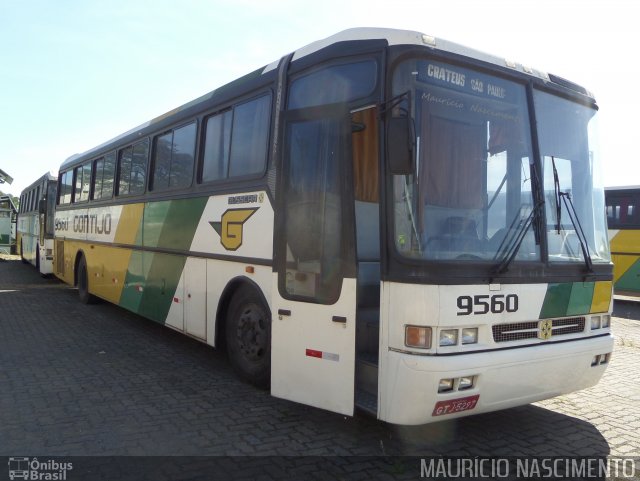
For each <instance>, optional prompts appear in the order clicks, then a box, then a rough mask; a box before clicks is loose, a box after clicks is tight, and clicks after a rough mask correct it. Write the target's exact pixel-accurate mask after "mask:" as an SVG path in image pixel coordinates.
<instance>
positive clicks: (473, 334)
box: [462, 327, 478, 344]
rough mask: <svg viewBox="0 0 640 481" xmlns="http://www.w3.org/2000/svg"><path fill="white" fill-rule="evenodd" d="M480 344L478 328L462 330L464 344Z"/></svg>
mask: <svg viewBox="0 0 640 481" xmlns="http://www.w3.org/2000/svg"><path fill="white" fill-rule="evenodd" d="M477 343H478V328H477V327H465V328H463V329H462V344H477Z"/></svg>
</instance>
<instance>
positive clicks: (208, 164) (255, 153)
mask: <svg viewBox="0 0 640 481" xmlns="http://www.w3.org/2000/svg"><path fill="white" fill-rule="evenodd" d="M270 115H271V96H269V95H263V96H262V97H259V98H257V99H254V100H251V101H249V102H245V103H243V104H240V105H237V106H236V107H235V108H234V109H233V110H229V111H227V112H224V113H222V114H218V115H214V116H213V117H209V118H208V119H207V121H206V129H205V143H204V157H203V165H202V181H203V182H210V181H214V180H224V179H227V178H230V177H243V176H255V175H259V174H261V173H262V172H264V169H265V165H266V161H267V141H268V139H269V119H270Z"/></svg>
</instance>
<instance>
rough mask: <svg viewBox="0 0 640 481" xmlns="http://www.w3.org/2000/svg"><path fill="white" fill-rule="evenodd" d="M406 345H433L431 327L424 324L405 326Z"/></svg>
mask: <svg viewBox="0 0 640 481" xmlns="http://www.w3.org/2000/svg"><path fill="white" fill-rule="evenodd" d="M404 345H405V346H407V347H418V348H421V349H429V348H430V347H431V328H430V327H424V326H405V327H404Z"/></svg>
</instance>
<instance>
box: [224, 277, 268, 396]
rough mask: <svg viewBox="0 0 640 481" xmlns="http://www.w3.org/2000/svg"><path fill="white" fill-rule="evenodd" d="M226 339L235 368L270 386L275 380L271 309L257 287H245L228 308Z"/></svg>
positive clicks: (255, 382) (243, 375)
mask: <svg viewBox="0 0 640 481" xmlns="http://www.w3.org/2000/svg"><path fill="white" fill-rule="evenodd" d="M225 327H226V332H225V334H226V335H225V340H226V344H227V353H228V354H229V360H230V362H231V366H232V367H233V370H234V371H235V372H236V373H237V374H238V376H240V377H241V378H242V379H244V380H245V381H247V382H249V383H251V384H253V385H254V386H257V387H260V388H262V389H267V388H268V387H269V383H270V380H271V313H270V312H269V308H268V307H266V306H265V304H264V301H263V300H262V298H261V297H260V295H259V294H258V293H256V291H255V290H254V289H251V288H249V287H242V288H240V290H239V291H238V292H236V293H235V294H234V296H233V298H232V299H231V303H230V305H229V310H228V311H227V320H226V326H225Z"/></svg>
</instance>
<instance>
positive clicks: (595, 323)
mask: <svg viewBox="0 0 640 481" xmlns="http://www.w3.org/2000/svg"><path fill="white" fill-rule="evenodd" d="M594 329H600V316H591V330H592V331H593V330H594Z"/></svg>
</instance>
